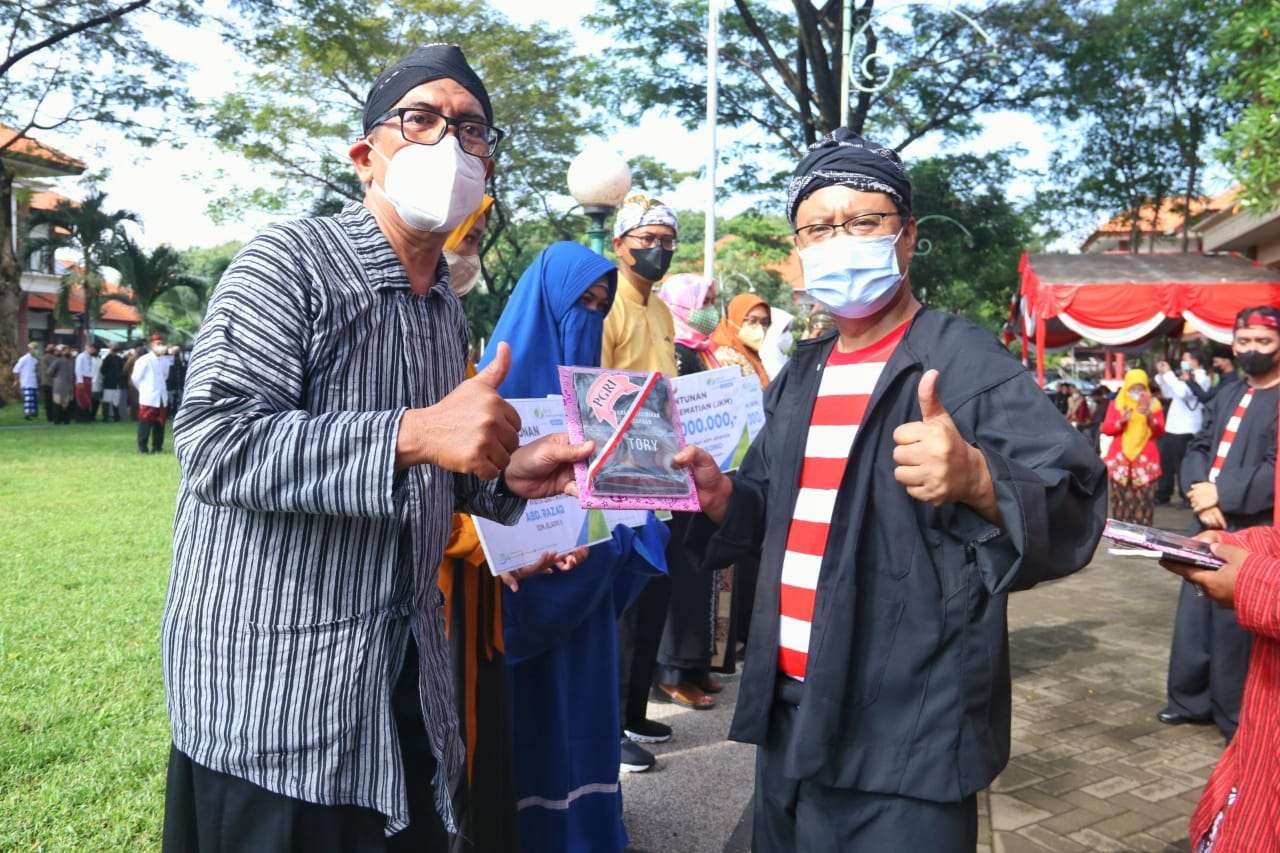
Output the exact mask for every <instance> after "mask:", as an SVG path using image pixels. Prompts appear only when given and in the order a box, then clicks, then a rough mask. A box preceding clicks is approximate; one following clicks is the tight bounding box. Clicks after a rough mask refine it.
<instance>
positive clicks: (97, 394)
mask: <svg viewBox="0 0 1280 853" xmlns="http://www.w3.org/2000/svg"><path fill="white" fill-rule="evenodd" d="M89 391H90V396H91V398H92V404H91V407H90V409H89V420H91V421H94V420H97V419H98V407H99V406H100V405H102V356H101V355H100V354H99V351H98V350H96V349H95V350H94V351H93V384H92V385H90V386H89Z"/></svg>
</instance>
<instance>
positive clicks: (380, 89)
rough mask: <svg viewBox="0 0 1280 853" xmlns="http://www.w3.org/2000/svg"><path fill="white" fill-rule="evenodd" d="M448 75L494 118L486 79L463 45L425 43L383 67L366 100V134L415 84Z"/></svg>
mask: <svg viewBox="0 0 1280 853" xmlns="http://www.w3.org/2000/svg"><path fill="white" fill-rule="evenodd" d="M445 77H447V78H449V79H450V80H453V81H454V82H456V83H457V84H458V85H459V86H461V87H462V88H464V89H466V90H467V91H468V92H470V93H471V94H472V95H474V96H475V99H476V100H477V101H479V102H480V108H481V109H483V110H484V118H485V121H488V122H492V121H493V107H492V106H491V105H490V103H489V93H488V91H487V90H486V89H485V88H484V83H482V82H480V77H479V76H478V75H477V74H476V72H475V71H474V70H472V68H471V66H470V65H468V64H467V58H466V57H465V56H463V55H462V48H460V47H458V46H457V45H456V44H424V45H423V46H422V47H419V48H417V49H415V50H414V51H413V52H412V53H410V54H409V55H408V56H406V57H405V58H404V59H402V60H400V61H399V62H397V63H396V64H395V65H392V66H391V67H390V68H388V69H387V70H385V71H383V72H382V73H381V74H379V75H378V79H377V80H374V81H373V86H372V87H370V89H369V94H368V96H367V97H366V98H365V101H364V133H365V135H366V136H368V135H369V133H370V132H371V131H372V130H373V128H374V122H376V121H377V120H378V119H379V118H380V117H381V116H383V115H385V114H386V112H387V110H389V109H391V108H392V107H394V106H395V105H396V104H398V103H399V102H400V99H401V98H403V97H404V96H405V95H407V94H409V92H410V91H412V90H413V89H414V88H416V87H417V86H421V85H422V84H423V83H430V82H431V81H432V80H439V79H441V78H445Z"/></svg>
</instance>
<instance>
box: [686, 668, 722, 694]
mask: <svg viewBox="0 0 1280 853" xmlns="http://www.w3.org/2000/svg"><path fill="white" fill-rule="evenodd" d="M689 683H690V684H692V685H693V686H695V687H697V688H698V689H699V690H701V691H702V692H703V693H710V694H711V695H713V696H714V695H715V694H717V693H723V692H724V683H723V682H722V681H721V680H720V679H718V678H716V677H715V676H714V675H712V674H711V673H709V672H704V673H702V674H700V675H699V676H698V677H697V678H691V679H689Z"/></svg>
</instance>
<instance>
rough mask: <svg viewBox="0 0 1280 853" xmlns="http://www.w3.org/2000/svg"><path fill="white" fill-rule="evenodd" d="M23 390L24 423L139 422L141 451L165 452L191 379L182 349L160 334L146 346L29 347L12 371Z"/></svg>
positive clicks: (117, 344) (113, 344)
mask: <svg viewBox="0 0 1280 853" xmlns="http://www.w3.org/2000/svg"><path fill="white" fill-rule="evenodd" d="M13 373H14V375H16V376H17V378H18V385H19V388H20V389H21V391H22V409H23V418H24V419H25V420H28V421H32V420H36V419H37V418H38V417H39V414H40V409H41V407H43V408H44V415H45V420H46V421H48V422H49V423H51V424H54V425H57V426H63V425H67V424H70V423H72V422H76V423H93V422H95V421H98V420H101V421H102V422H103V423H108V422H110V423H119V422H120V420H121V419H122V417H123V418H127V419H129V420H136V421H138V422H139V429H138V449H139V451H140V452H142V453H159V452H161V451H162V450H163V449H164V424H165V420H166V418H167V417H169V416H172V415H173V414H175V413H176V412H177V411H178V406H179V405H180V404H181V402H182V387H183V384H184V382H185V381H186V375H187V357H186V355H185V354H184V353H183V351H182V348H181V347H178V346H166V345H165V343H164V339H163V338H162V337H160V336H159V335H153V336H151V338H150V340H149V341H148V343H146V344H137V345H135V346H129V347H125V346H122V345H121V344H119V343H115V342H112V343H109V344H107V346H106V347H100V346H98V344H97V343H96V342H94V341H93V340H92V339H91V340H90V342H89V343H86V344H85V345H84V346H83V347H81V348H80V349H79V350H78V351H77V349H76V347H74V346H72V345H70V344H53V343H50V344H45V345H44V347H43V350H42V348H41V346H40V344H39V343H37V342H35V341H32V342H30V343H28V344H27V351H26V352H25V353H23V355H22V357H21V358H19V359H18V361H17V363H16V364H15V365H14V366H13Z"/></svg>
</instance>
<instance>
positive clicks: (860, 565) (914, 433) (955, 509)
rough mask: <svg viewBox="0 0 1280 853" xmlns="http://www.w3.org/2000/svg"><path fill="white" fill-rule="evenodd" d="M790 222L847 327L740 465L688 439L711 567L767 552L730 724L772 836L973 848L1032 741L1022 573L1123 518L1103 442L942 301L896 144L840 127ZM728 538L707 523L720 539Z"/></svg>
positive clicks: (758, 845) (1080, 551) (770, 845)
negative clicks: (923, 253)
mask: <svg viewBox="0 0 1280 853" xmlns="http://www.w3.org/2000/svg"><path fill="white" fill-rule="evenodd" d="M787 208H788V209H787V213H788V217H789V218H790V220H791V222H792V223H793V224H794V226H795V228H796V239H797V245H798V246H800V260H801V264H802V267H803V270H804V277H805V287H806V290H807V292H808V294H809V295H810V296H811V297H813V298H815V299H817V300H818V301H820V302H822V303H823V304H824V305H825V306H826V307H827V308H829V309H830V310H831V311H832V313H833V314H834V315H835V316H836V325H837V330H838V331H837V332H836V333H833V334H828V335H825V336H823V337H821V338H818V339H816V340H812V341H806V342H804V343H802V344H800V345H799V346H798V347H797V349H796V352H795V355H794V356H793V357H792V360H791V362H790V363H789V364H788V365H787V367H786V369H784V370H783V372H782V373H781V374H779V375H778V377H777V378H776V379H775V380H774V381H773V383H771V384H770V386H769V389H768V391H767V392H766V399H765V412H766V422H765V425H764V428H763V430H762V431H761V433H760V435H759V437H758V438H757V439H756V441H755V442H754V443H753V444H752V447H751V449H750V451H749V452H748V454H747V456H746V458H745V460H744V461H743V463H742V465H741V467H740V468H739V470H738V474H737V476H736V477H735V478H733V479H732V480H730V479H729V478H727V477H725V476H724V475H723V474H721V473H720V469H719V467H718V466H717V464H716V461H715V460H714V459H713V458H711V456H710V455H709V454H707V453H706V452H705V451H702V450H700V449H698V448H686V450H685V451H683V452H682V453H681V454H679V455H677V457H676V462H677V464H687V465H689V466H690V467H691V469H692V472H693V476H694V480H695V483H696V484H697V486H698V493H699V498H700V499H701V501H702V508H703V512H704V513H705V514H706V516H708V518H709V519H710V520H711V523H714V524H718V525H719V529H718V531H716V530H712V529H709V528H710V527H711V524H710V523H709V524H706V525H704V526H702V527H701V529H699V530H692V529H691V533H690V539H689V541H690V545H691V547H699V546H704V547H705V549H706V550H705V559H704V562H703V567H704V569H705V568H714V567H716V566H722V565H727V564H729V563H732V562H734V561H735V560H736V559H737V558H738V557H739V556H740V555H743V554H758V555H760V558H761V559H760V575H759V578H758V581H757V584H758V585H757V591H756V597H755V613H754V614H753V617H752V623H751V634H750V636H749V637H748V640H747V654H746V662H745V665H744V669H743V672H742V681H741V685H740V689H739V692H738V704H737V710H736V713H735V715H734V721H733V726H732V728H731V730H730V733H729V736H730V738H732V739H733V740H737V741H742V742H746V743H754V744H757V746H758V749H757V753H756V754H757V759H756V789H755V804H754V810H753V814H754V839H753V849H754V850H755V851H757V853H790V851H804V853H837V851H839V853H882V851H899V850H900V851H929V853H965V851H969V853H971V851H973V850H974V849H975V847H976V845H977V834H978V816H977V800H976V794H977V792H978V791H980V790H982V789H984V788H986V787H987V786H988V785H990V783H991V781H992V780H993V779H994V778H995V776H996V775H997V774H998V773H999V772H1000V771H1001V769H1003V767H1004V766H1005V763H1006V762H1007V761H1008V758H1009V724H1010V717H1011V697H1010V682H1009V657H1008V631H1007V622H1006V616H1005V614H1006V605H1007V599H1008V594H1009V592H1011V591H1013V590H1017V589H1026V588H1028V587H1030V586H1032V585H1034V584H1036V583H1038V582H1040V581H1044V580H1050V579H1053V578H1059V577H1063V576H1066V575H1069V574H1071V573H1072V572H1074V571H1077V570H1078V569H1080V568H1081V567H1083V566H1084V565H1085V564H1086V563H1088V562H1089V560H1090V559H1091V557H1092V555H1093V550H1094V548H1095V546H1096V545H1097V542H1098V540H1099V538H1100V536H1101V533H1102V527H1103V523H1104V521H1105V514H1106V513H1105V510H1106V493H1107V489H1106V475H1105V469H1104V467H1103V465H1102V462H1101V460H1100V459H1099V458H1098V456H1097V454H1096V453H1094V452H1093V450H1092V449H1091V448H1090V447H1089V444H1088V442H1087V441H1086V440H1085V439H1084V437H1083V436H1082V435H1081V434H1080V433H1079V432H1078V431H1077V430H1075V429H1073V428H1072V427H1071V426H1070V425H1069V424H1067V422H1066V421H1065V420H1064V419H1063V418H1062V416H1061V415H1059V414H1058V413H1056V412H1055V411H1054V406H1053V403H1052V401H1051V400H1050V399H1049V398H1048V397H1047V395H1045V393H1044V392H1043V391H1042V390H1041V389H1040V388H1039V387H1037V385H1036V383H1035V381H1034V380H1033V379H1032V378H1031V377H1030V376H1029V375H1028V374H1027V372H1026V370H1025V369H1023V367H1022V366H1021V365H1020V364H1019V363H1018V362H1017V361H1016V360H1015V359H1014V358H1013V357H1012V356H1010V354H1009V353H1008V351H1007V350H1005V349H1004V348H1003V347H1001V346H1000V345H999V343H998V342H997V341H996V340H995V338H994V337H993V336H992V335H991V334H990V333H989V332H985V331H983V330H981V329H979V328H978V327H976V326H974V325H973V324H971V323H969V322H967V321H965V320H962V319H960V318H959V317H956V316H953V315H950V314H946V313H943V312H941V311H935V310H931V309H929V308H925V307H922V306H921V305H920V303H919V302H918V301H916V299H915V297H914V295H913V294H912V288H911V281H910V279H909V277H908V276H909V272H910V266H911V260H912V256H913V253H914V249H915V241H916V221H915V217H914V216H912V214H911V184H910V182H909V180H908V179H907V176H906V171H905V168H904V167H903V165H902V161H901V160H900V159H899V158H898V156H897V154H896V153H895V152H894V151H893V150H892V149H890V148H887V147H885V146H882V145H876V144H874V143H871V142H868V141H867V140H865V139H863V138H862V137H860V136H858V135H857V134H855V133H853V132H851V131H849V130H847V129H844V128H841V129H838V130H836V131H835V133H833V134H831V135H829V136H827V137H825V138H824V139H822V140H820V141H819V142H818V143H817V144H816V145H814V146H813V147H812V148H811V149H810V151H809V154H808V155H807V156H806V157H805V158H804V159H803V160H802V161H801V162H800V165H799V167H798V168H797V169H796V173H795V176H794V177H793V179H792V182H791V185H790V187H789V192H788V206H787ZM702 536H705V537H706V538H699V537H702Z"/></svg>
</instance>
